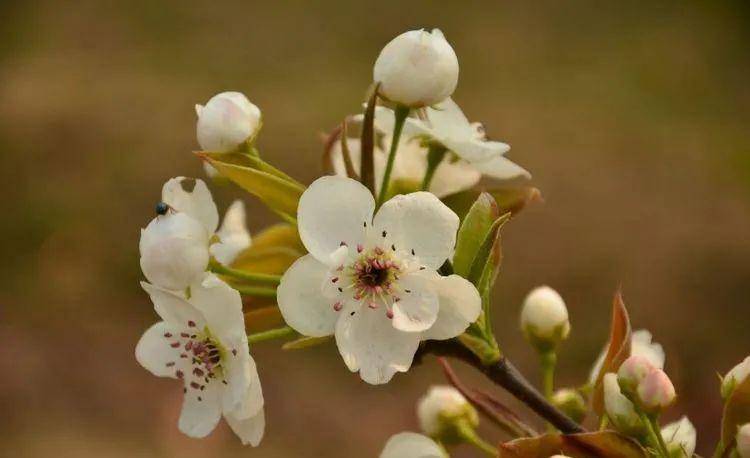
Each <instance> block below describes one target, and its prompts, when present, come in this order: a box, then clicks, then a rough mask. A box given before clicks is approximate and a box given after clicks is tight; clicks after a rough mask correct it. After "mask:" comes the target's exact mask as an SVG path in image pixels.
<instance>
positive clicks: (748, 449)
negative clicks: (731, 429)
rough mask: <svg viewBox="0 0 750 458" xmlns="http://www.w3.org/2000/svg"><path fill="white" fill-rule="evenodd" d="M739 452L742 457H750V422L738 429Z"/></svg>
mask: <svg viewBox="0 0 750 458" xmlns="http://www.w3.org/2000/svg"><path fill="white" fill-rule="evenodd" d="M737 453H739V455H740V457H741V458H750V423H745V424H744V425H742V426H740V427H739V428H738V429H737Z"/></svg>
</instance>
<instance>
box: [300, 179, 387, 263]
mask: <svg viewBox="0 0 750 458" xmlns="http://www.w3.org/2000/svg"><path fill="white" fill-rule="evenodd" d="M374 209H375V200H374V199H373V197H372V194H370V191H368V190H367V188H365V187H364V186H363V185H362V183H360V182H359V181H356V180H352V179H350V178H344V177H337V176H326V177H321V178H318V179H317V180H315V181H314V182H313V183H312V184H311V185H310V187H308V188H307V190H306V191H305V192H304V193H303V194H302V197H301V198H300V201H299V208H298V210H297V224H298V226H299V235H300V238H301V239H302V242H303V243H304V244H305V248H307V251H309V252H310V254H311V255H313V256H315V258H317V259H318V260H319V261H320V262H323V263H328V262H329V256H330V254H331V253H333V252H334V251H335V250H336V249H337V248H338V247H339V246H341V243H342V242H344V243H345V244H347V245H349V246H356V245H357V244H358V243H363V242H364V239H365V224H366V225H369V224H370V223H371V221H372V213H373V211H374Z"/></svg>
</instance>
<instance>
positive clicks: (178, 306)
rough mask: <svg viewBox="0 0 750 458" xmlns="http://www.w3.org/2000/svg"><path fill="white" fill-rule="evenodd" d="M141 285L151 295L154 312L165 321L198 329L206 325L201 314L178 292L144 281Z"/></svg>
mask: <svg viewBox="0 0 750 458" xmlns="http://www.w3.org/2000/svg"><path fill="white" fill-rule="evenodd" d="M141 287H142V288H143V289H144V290H145V291H146V292H147V293H148V295H149V296H151V302H153V303H154V310H156V313H158V314H159V316H160V317H161V319H162V320H164V321H166V322H167V323H169V324H171V325H176V326H179V327H189V328H198V329H203V327H204V326H205V325H206V320H205V319H204V318H203V314H202V313H201V312H200V311H199V310H198V309H196V308H195V307H193V306H192V305H191V304H190V303H189V302H188V301H187V299H185V297H184V296H181V295H180V294H179V293H176V292H174V291H169V290H167V289H164V288H160V287H158V286H156V285H152V284H150V283H146V282H141Z"/></svg>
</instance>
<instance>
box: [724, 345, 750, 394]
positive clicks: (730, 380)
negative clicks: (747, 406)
mask: <svg viewBox="0 0 750 458" xmlns="http://www.w3.org/2000/svg"><path fill="white" fill-rule="evenodd" d="M748 375H750V356H748V357H747V358H745V359H744V360H743V361H742V362H741V363H739V364H738V365H736V366H734V367H733V368H732V369H730V371H729V372H727V375H725V376H724V379H723V380H722V381H721V396H722V397H723V398H724V399H726V398H728V397H729V395H731V394H732V391H734V388H735V387H736V386H737V385H739V384H740V383H742V382H744V381H745V379H746V378H747V376H748Z"/></svg>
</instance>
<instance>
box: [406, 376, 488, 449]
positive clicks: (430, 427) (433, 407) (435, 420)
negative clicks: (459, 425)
mask: <svg viewBox="0 0 750 458" xmlns="http://www.w3.org/2000/svg"><path fill="white" fill-rule="evenodd" d="M476 415H477V414H476V411H475V410H474V408H473V407H472V406H471V404H469V401H467V400H466V398H465V397H464V395H462V394H461V393H460V392H459V391H458V390H457V389H455V388H453V387H452V386H445V385H440V386H432V387H430V389H429V391H428V392H427V393H426V394H425V395H424V396H422V397H421V398H420V399H419V402H418V403H417V418H418V419H419V426H420V428H421V429H422V431H424V432H425V433H426V434H428V435H430V436H432V437H435V436H439V435H440V434H441V433H442V432H443V430H444V429H445V428H446V427H449V426H450V425H449V424H447V423H453V422H455V421H456V420H459V419H461V418H466V419H468V420H469V421H470V422H472V423H474V422H475V419H476V418H477V417H476Z"/></svg>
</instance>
